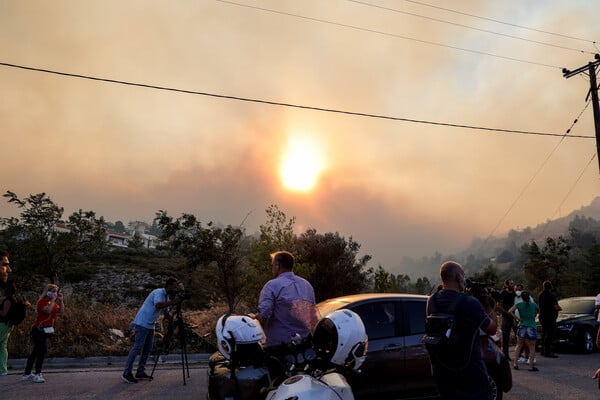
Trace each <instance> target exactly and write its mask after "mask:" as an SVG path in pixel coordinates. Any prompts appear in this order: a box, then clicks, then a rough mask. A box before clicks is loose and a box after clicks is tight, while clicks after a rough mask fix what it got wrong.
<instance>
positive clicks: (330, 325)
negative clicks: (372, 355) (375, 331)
mask: <svg viewBox="0 0 600 400" xmlns="http://www.w3.org/2000/svg"><path fill="white" fill-rule="evenodd" d="M313 342H314V344H315V350H316V351H317V354H318V355H319V356H321V357H323V358H325V359H326V360H327V361H331V363H333V364H335V365H339V366H343V367H346V368H351V369H353V370H358V369H359V368H360V366H361V365H362V363H363V362H364V361H365V358H366V354H367V347H368V342H369V339H368V338H367V333H366V331H365V325H364V324H363V322H362V320H361V319H360V317H359V316H358V314H356V313H355V312H354V311H350V310H336V311H334V312H332V313H330V314H329V315H327V316H326V317H325V318H322V319H321V320H320V321H319V322H318V323H317V326H316V327H315V331H314V333H313Z"/></svg>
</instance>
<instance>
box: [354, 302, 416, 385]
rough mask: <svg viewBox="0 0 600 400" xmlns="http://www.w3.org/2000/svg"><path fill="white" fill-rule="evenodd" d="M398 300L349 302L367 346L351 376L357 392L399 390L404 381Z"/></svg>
mask: <svg viewBox="0 0 600 400" xmlns="http://www.w3.org/2000/svg"><path fill="white" fill-rule="evenodd" d="M400 306H401V305H400V304H399V301H397V300H394V299H376V300H370V301H368V302H363V303H360V304H357V305H351V306H348V308H349V309H351V310H352V311H354V312H356V313H357V314H358V315H359V316H360V317H361V319H362V321H363V323H364V325H365V330H366V332H367V336H368V337H369V348H368V352H367V358H366V360H365V362H364V363H363V365H362V367H361V372H360V373H359V374H356V375H354V376H353V377H352V382H351V385H352V389H353V391H354V392H355V394H356V395H364V394H374V393H377V392H379V391H383V392H390V391H392V392H396V391H401V390H402V389H403V388H404V385H405V379H404V376H403V375H402V374H401V373H399V372H400V371H401V370H403V369H404V359H403V351H402V350H403V348H404V339H403V338H402V337H401V336H399V335H398V332H399V328H400V324H401V321H399V320H398V318H397V313H398V310H399V307H400Z"/></svg>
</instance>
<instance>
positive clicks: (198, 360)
mask: <svg viewBox="0 0 600 400" xmlns="http://www.w3.org/2000/svg"><path fill="white" fill-rule="evenodd" d="M207 360H208V354H190V355H188V361H187V368H185V364H184V363H182V361H181V356H180V355H178V354H173V355H169V356H163V357H162V358H161V359H160V360H159V362H157V363H156V368H155V370H154V373H153V378H154V379H153V380H152V381H150V382H149V381H140V382H139V383H136V384H127V383H125V382H123V380H122V379H121V375H122V372H123V366H124V365H125V357H93V358H85V359H75V358H61V359H52V358H49V359H47V360H46V361H45V362H44V368H43V371H42V375H43V376H44V379H46V382H45V383H33V382H31V381H26V382H23V381H22V380H21V376H22V374H23V369H24V368H25V360H24V359H16V360H9V362H8V364H9V373H8V375H6V376H1V377H0V382H1V383H2V389H1V390H2V391H1V394H0V396H2V397H3V398H12V399H44V400H55V399H97V400H103V399H107V400H108V399H116V400H118V399H123V400H125V399H126V400H142V399H177V400H186V399H205V398H206V387H207V376H206V367H207V365H208V361H207ZM135 365H137V364H135ZM153 367H154V360H149V361H148V364H147V365H146V373H148V374H150V373H151V372H152V368H153ZM184 382H185V384H184Z"/></svg>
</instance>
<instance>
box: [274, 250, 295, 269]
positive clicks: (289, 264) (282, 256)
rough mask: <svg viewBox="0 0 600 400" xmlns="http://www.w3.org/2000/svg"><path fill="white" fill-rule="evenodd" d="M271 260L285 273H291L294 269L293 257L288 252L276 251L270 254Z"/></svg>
mask: <svg viewBox="0 0 600 400" xmlns="http://www.w3.org/2000/svg"><path fill="white" fill-rule="evenodd" d="M271 258H272V260H273V262H276V263H278V264H279V265H281V268H283V269H284V270H285V271H291V270H292V269H293V268H294V256H293V255H292V253H290V252H289V251H278V252H276V253H273V254H271Z"/></svg>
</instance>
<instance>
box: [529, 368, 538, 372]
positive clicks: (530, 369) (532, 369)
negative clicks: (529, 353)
mask: <svg viewBox="0 0 600 400" xmlns="http://www.w3.org/2000/svg"><path fill="white" fill-rule="evenodd" d="M529 371H531V372H536V371H539V369H537V367H533V368H529Z"/></svg>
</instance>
